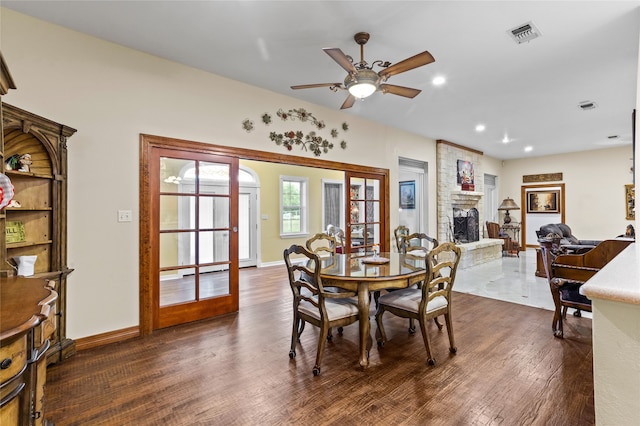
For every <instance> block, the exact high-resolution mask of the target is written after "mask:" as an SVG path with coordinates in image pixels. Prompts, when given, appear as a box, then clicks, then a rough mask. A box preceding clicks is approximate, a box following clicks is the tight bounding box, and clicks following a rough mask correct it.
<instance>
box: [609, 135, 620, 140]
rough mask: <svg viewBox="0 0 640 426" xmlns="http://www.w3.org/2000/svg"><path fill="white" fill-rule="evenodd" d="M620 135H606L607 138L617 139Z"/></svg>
mask: <svg viewBox="0 0 640 426" xmlns="http://www.w3.org/2000/svg"><path fill="white" fill-rule="evenodd" d="M619 137H620V136H618V135H611V136H607V139H618V138H619Z"/></svg>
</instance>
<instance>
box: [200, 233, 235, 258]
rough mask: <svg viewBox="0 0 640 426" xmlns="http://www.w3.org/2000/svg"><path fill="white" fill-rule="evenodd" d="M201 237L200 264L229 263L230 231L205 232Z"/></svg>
mask: <svg viewBox="0 0 640 426" xmlns="http://www.w3.org/2000/svg"><path fill="white" fill-rule="evenodd" d="M199 237H200V247H199V248H200V261H199V262H198V263H199V264H206V263H214V262H228V261H229V231H226V230H225V231H203V232H200V234H199Z"/></svg>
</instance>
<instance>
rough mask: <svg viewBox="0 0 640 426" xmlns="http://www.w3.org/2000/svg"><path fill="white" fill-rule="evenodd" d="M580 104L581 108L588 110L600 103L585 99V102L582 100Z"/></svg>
mask: <svg viewBox="0 0 640 426" xmlns="http://www.w3.org/2000/svg"><path fill="white" fill-rule="evenodd" d="M578 106H579V107H580V109H581V110H583V111H586V110H589V109H596V107H597V106H598V105H597V104H596V103H595V102H591V101H584V102H580V103H579V104H578Z"/></svg>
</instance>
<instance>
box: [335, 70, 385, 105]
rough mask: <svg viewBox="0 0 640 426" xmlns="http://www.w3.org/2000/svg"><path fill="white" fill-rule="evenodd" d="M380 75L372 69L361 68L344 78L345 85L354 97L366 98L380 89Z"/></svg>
mask: <svg viewBox="0 0 640 426" xmlns="http://www.w3.org/2000/svg"><path fill="white" fill-rule="evenodd" d="M379 81H380V76H378V73H377V72H375V71H372V70H368V69H363V70H359V71H358V73H357V74H355V75H351V74H350V75H348V76H347V78H346V79H345V80H344V85H345V86H346V88H347V89H348V90H349V93H351V94H352V95H353V96H354V97H356V98H358V99H364V98H366V97H368V96H371V95H373V93H374V92H375V91H376V90H378V82H379Z"/></svg>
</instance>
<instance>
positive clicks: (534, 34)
mask: <svg viewBox="0 0 640 426" xmlns="http://www.w3.org/2000/svg"><path fill="white" fill-rule="evenodd" d="M507 33H508V34H509V36H511V38H512V39H513V40H514V41H515V42H516V43H518V44H522V43H527V42H530V41H531V40H533V39H534V38H538V37H540V36H541V35H542V33H541V32H540V30H539V29H538V28H537V27H536V26H535V24H534V23H533V22H527V23H526V24H523V25H518V26H517V27H515V28H512V29H510V30H509V31H507Z"/></svg>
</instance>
